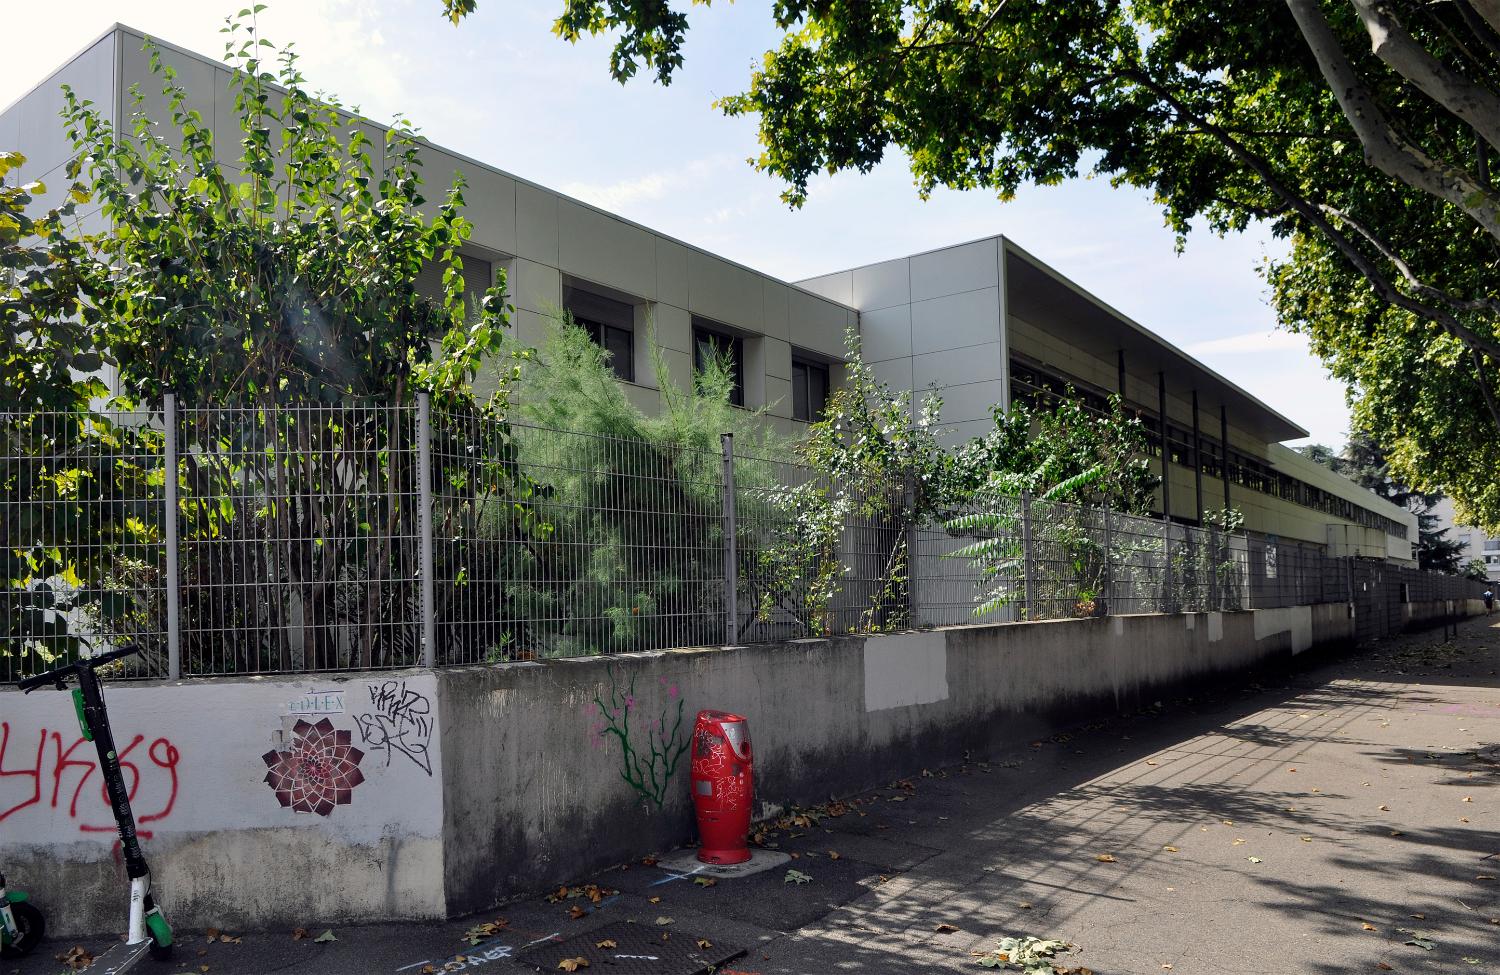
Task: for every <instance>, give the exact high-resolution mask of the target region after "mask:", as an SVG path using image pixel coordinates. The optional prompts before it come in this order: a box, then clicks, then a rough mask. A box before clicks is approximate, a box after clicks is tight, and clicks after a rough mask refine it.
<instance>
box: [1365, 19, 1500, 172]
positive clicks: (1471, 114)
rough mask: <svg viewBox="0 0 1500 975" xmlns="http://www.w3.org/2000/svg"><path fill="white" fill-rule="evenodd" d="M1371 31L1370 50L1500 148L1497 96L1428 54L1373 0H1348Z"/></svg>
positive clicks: (1499, 109) (1367, 29)
mask: <svg viewBox="0 0 1500 975" xmlns="http://www.w3.org/2000/svg"><path fill="white" fill-rule="evenodd" d="M1349 2H1350V3H1351V4H1353V6H1354V10H1355V12H1356V13H1358V14H1359V19H1360V20H1361V21H1362V22H1363V23H1364V25H1365V32H1366V33H1368V34H1369V35H1370V50H1371V51H1372V52H1373V53H1374V55H1375V56H1376V57H1377V58H1379V59H1380V60H1382V61H1384V62H1385V63H1386V64H1387V65H1388V66H1389V67H1390V68H1391V69H1392V70H1393V71H1395V72H1396V73H1397V74H1399V75H1400V76H1401V77H1403V78H1405V79H1406V80H1407V81H1410V82H1411V83H1412V84H1413V85H1416V86H1417V88H1418V89H1419V90H1420V91H1421V92H1422V93H1423V94H1425V95H1427V97H1429V98H1431V99H1432V100H1433V101H1435V102H1437V103H1438V104H1439V105H1441V106H1443V108H1445V109H1447V110H1448V111H1449V112H1450V113H1452V114H1453V115H1456V116H1457V117H1458V118H1461V119H1463V120H1464V121H1465V122H1468V123H1469V125H1470V126H1471V127H1473V129H1474V131H1475V132H1476V133H1478V134H1479V135H1480V136H1481V137H1482V138H1483V139H1484V141H1486V142H1488V143H1489V144H1490V145H1492V146H1496V147H1497V148H1500V98H1497V97H1496V96H1495V93H1494V92H1492V91H1489V90H1487V89H1485V88H1483V87H1481V86H1479V85H1476V84H1474V83H1473V82H1472V81H1470V80H1469V79H1467V78H1465V77H1463V76H1462V75H1460V74H1458V73H1457V72H1456V71H1454V70H1453V69H1452V68H1450V67H1449V66H1448V65H1446V64H1444V63H1443V62H1442V61H1439V60H1438V59H1437V58H1435V57H1433V56H1432V55H1431V54H1429V53H1428V52H1427V50H1426V48H1424V47H1422V45H1421V44H1419V43H1417V40H1416V38H1414V37H1412V36H1411V33H1410V32H1409V31H1407V29H1406V28H1405V27H1404V26H1403V25H1402V24H1401V22H1400V21H1399V20H1397V19H1396V18H1395V17H1394V16H1393V15H1392V14H1391V13H1390V12H1389V11H1388V10H1385V9H1383V8H1382V7H1381V6H1379V5H1377V2H1376V0H1349Z"/></svg>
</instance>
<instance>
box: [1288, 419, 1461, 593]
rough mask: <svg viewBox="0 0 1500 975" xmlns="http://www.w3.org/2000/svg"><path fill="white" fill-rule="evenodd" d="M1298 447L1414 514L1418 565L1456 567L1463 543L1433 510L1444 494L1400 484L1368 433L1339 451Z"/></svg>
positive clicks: (1450, 569)
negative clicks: (1453, 536)
mask: <svg viewBox="0 0 1500 975" xmlns="http://www.w3.org/2000/svg"><path fill="white" fill-rule="evenodd" d="M1297 450H1298V451H1299V452H1300V453H1302V454H1303V455H1304V456H1306V457H1308V458H1309V459H1311V460H1314V461H1316V462H1318V463H1320V464H1322V465H1323V466H1324V467H1327V468H1329V469H1330V470H1332V471H1334V472H1335V473H1337V474H1341V475H1343V476H1344V477H1347V478H1348V479H1349V480H1351V481H1353V482H1354V483H1355V484H1358V485H1359V486H1360V487H1362V488H1364V489H1365V490H1367V491H1371V492H1374V493H1375V494H1378V495H1379V496H1380V497H1381V498H1384V499H1385V500H1386V501H1389V502H1390V503H1391V504H1394V505H1398V506H1400V507H1402V508H1405V509H1406V510H1407V511H1410V512H1411V513H1412V514H1414V515H1416V516H1417V561H1418V565H1419V566H1420V567H1421V568H1423V569H1427V570H1429V571H1433V572H1450V573H1451V572H1458V571H1459V560H1460V559H1461V558H1462V557H1463V549H1464V546H1463V543H1462V542H1460V541H1458V540H1457V539H1455V538H1449V537H1448V527H1447V526H1443V525H1440V524H1439V519H1438V516H1437V515H1435V514H1433V509H1435V508H1436V507H1437V505H1438V503H1439V502H1441V501H1442V500H1443V494H1442V493H1441V492H1439V491H1418V490H1416V489H1414V488H1412V487H1409V486H1408V485H1406V484H1403V483H1402V482H1401V481H1400V480H1398V479H1397V478H1396V477H1395V476H1394V475H1393V474H1392V470H1391V464H1390V461H1389V460H1388V459H1387V457H1386V454H1385V451H1383V450H1381V449H1380V447H1379V446H1378V445H1376V443H1375V441H1374V440H1372V439H1371V438H1370V437H1369V436H1368V435H1366V434H1362V433H1355V434H1354V435H1353V436H1351V437H1350V438H1349V442H1348V443H1347V444H1346V445H1345V446H1344V449H1343V450H1342V451H1341V452H1338V453H1335V452H1334V451H1333V450H1331V449H1330V448H1328V447H1326V446H1324V445H1322V444H1308V445H1306V446H1303V447H1298V448H1297Z"/></svg>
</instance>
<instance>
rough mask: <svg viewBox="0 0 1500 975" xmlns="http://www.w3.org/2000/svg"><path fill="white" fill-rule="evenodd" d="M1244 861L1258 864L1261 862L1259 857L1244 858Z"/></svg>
mask: <svg viewBox="0 0 1500 975" xmlns="http://www.w3.org/2000/svg"><path fill="white" fill-rule="evenodd" d="M1245 859H1246V860H1249V861H1250V862H1251V863H1260V862H1261V859H1260V857H1245Z"/></svg>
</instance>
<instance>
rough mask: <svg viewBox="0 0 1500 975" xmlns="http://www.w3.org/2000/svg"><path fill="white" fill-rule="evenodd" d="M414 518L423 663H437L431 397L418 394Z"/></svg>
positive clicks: (433, 665) (430, 664)
mask: <svg viewBox="0 0 1500 975" xmlns="http://www.w3.org/2000/svg"><path fill="white" fill-rule="evenodd" d="M417 505H418V508H417V517H418V519H419V522H420V531H421V536H422V541H421V545H422V548H421V552H420V556H419V557H420V558H421V568H420V571H421V574H422V666H423V667H435V666H437V620H436V619H435V618H434V617H435V615H436V610H435V606H434V603H435V599H434V596H433V565H432V400H431V398H430V397H429V396H428V395H427V394H426V393H418V394H417Z"/></svg>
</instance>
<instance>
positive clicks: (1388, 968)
mask: <svg viewBox="0 0 1500 975" xmlns="http://www.w3.org/2000/svg"><path fill="white" fill-rule="evenodd" d="M1375 967H1376V968H1378V969H1380V970H1381V971H1382V972H1394V971H1395V969H1394V968H1392V967H1391V966H1389V965H1387V964H1386V963H1385V962H1383V961H1382V962H1377V963H1376V965H1375Z"/></svg>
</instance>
